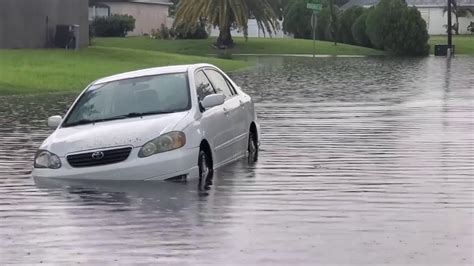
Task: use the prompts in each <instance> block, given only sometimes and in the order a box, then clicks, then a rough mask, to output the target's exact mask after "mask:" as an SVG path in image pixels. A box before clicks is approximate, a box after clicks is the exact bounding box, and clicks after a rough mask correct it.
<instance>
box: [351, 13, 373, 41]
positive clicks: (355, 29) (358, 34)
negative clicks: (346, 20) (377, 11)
mask: <svg viewBox="0 0 474 266" xmlns="http://www.w3.org/2000/svg"><path fill="white" fill-rule="evenodd" d="M372 8H373V7H372ZM369 10H370V9H364V11H363V13H362V15H360V16H359V17H358V18H357V19H356V20H355V21H354V24H353V25H352V27H351V30H352V37H353V38H354V42H355V43H356V44H357V45H359V46H365V47H372V43H370V39H369V36H367V33H366V24H365V21H366V20H367V14H368V13H369Z"/></svg>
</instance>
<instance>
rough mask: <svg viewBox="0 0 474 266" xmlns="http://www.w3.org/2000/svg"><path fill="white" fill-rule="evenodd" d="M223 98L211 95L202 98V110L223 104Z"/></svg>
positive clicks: (219, 95)
mask: <svg viewBox="0 0 474 266" xmlns="http://www.w3.org/2000/svg"><path fill="white" fill-rule="evenodd" d="M224 102H225V96H224V95H223V94H211V95H207V96H206V97H204V99H203V100H202V101H201V105H202V107H203V108H204V109H208V108H212V107H214V106H218V105H221V104H224Z"/></svg>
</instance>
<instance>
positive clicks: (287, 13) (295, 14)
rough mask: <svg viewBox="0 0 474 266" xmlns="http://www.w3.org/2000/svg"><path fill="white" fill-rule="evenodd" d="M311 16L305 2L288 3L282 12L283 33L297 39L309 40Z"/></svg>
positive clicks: (301, 0)
mask: <svg viewBox="0 0 474 266" xmlns="http://www.w3.org/2000/svg"><path fill="white" fill-rule="evenodd" d="M311 14H312V11H311V10H309V9H308V8H306V0H293V1H291V2H289V3H288V4H287V5H286V6H285V8H284V12H283V17H284V20H283V31H284V32H285V33H291V34H293V36H294V37H295V38H297V39H311V37H312V31H311V23H310V21H311Z"/></svg>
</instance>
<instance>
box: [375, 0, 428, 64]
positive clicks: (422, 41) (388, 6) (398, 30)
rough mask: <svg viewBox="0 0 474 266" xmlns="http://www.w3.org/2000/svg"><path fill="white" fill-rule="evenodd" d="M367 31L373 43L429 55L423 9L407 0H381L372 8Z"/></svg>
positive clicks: (396, 51) (397, 51)
mask: <svg viewBox="0 0 474 266" xmlns="http://www.w3.org/2000/svg"><path fill="white" fill-rule="evenodd" d="M366 27H367V28H366V32H367V35H368V36H369V39H370V42H371V43H372V44H373V45H374V47H376V48H378V49H383V50H386V51H389V52H391V53H393V54H397V55H427V54H428V53H429V46H428V44H427V43H428V39H429V35H428V31H427V29H426V23H425V22H424V20H423V19H422V18H421V14H420V12H418V11H417V10H416V9H414V8H408V6H407V4H406V3H405V1H404V0H382V1H380V2H379V3H378V4H377V6H376V7H375V8H374V9H372V10H370V11H369V13H368V15H367V20H366Z"/></svg>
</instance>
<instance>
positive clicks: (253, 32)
mask: <svg viewBox="0 0 474 266" xmlns="http://www.w3.org/2000/svg"><path fill="white" fill-rule="evenodd" d="M281 25H282V22H281V21H280V26H281ZM248 27H249V28H248V37H252V38H253V37H256V38H264V37H267V38H270V35H269V34H268V32H265V33H264V32H263V31H262V30H260V29H259V28H258V24H257V21H256V20H255V19H249V21H248ZM231 34H232V36H233V37H243V36H244V33H243V32H242V31H238V30H233V31H232V32H231ZM211 36H213V37H217V36H219V28H217V27H216V28H212V30H211ZM271 36H272V38H286V37H289V36H288V35H285V33H283V30H281V29H280V30H278V31H277V32H276V33H273V34H272V35H271Z"/></svg>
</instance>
